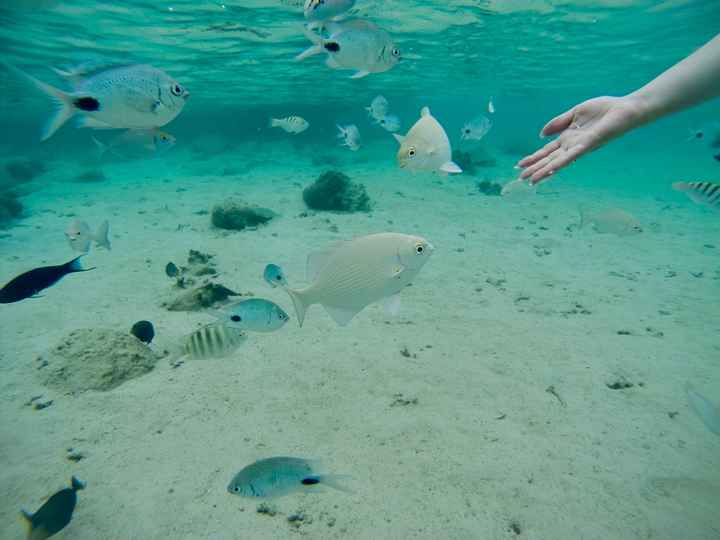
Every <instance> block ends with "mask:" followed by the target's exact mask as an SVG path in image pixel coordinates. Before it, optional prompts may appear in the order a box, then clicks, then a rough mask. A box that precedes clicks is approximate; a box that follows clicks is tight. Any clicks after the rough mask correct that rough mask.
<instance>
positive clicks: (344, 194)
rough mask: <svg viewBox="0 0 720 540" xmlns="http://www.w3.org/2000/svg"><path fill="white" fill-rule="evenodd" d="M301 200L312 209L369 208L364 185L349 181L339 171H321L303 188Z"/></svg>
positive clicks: (364, 210)
mask: <svg viewBox="0 0 720 540" xmlns="http://www.w3.org/2000/svg"><path fill="white" fill-rule="evenodd" d="M303 200H304V201H305V204H306V205H307V206H308V207H309V208H312V209H313V210H330V211H334V212H369V211H370V208H371V205H370V197H368V194H367V192H366V191H365V186H363V185H362V184H357V183H355V182H352V181H350V178H348V177H347V176H346V175H344V174H343V173H341V172H340V171H327V172H324V173H322V174H321V175H320V176H319V177H318V179H317V180H315V182H314V183H312V184H311V185H309V186H308V187H306V188H305V189H304V190H303Z"/></svg>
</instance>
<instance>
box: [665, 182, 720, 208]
mask: <svg viewBox="0 0 720 540" xmlns="http://www.w3.org/2000/svg"><path fill="white" fill-rule="evenodd" d="M672 188H673V189H674V190H675V191H682V192H683V193H685V195H687V196H688V197H690V200H691V201H693V202H696V203H698V204H703V205H705V206H710V207H713V208H720V184H713V183H712V182H675V183H674V184H673V185H672Z"/></svg>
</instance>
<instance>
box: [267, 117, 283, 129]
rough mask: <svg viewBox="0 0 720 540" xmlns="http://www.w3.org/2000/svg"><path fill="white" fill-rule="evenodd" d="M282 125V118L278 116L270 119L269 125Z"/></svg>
mask: <svg viewBox="0 0 720 540" xmlns="http://www.w3.org/2000/svg"><path fill="white" fill-rule="evenodd" d="M279 125H280V120H278V119H277V118H270V119H269V120H268V126H269V127H278V126H279Z"/></svg>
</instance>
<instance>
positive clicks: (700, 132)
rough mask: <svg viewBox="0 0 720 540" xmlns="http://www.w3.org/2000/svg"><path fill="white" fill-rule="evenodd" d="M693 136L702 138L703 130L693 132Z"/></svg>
mask: <svg viewBox="0 0 720 540" xmlns="http://www.w3.org/2000/svg"><path fill="white" fill-rule="evenodd" d="M695 138H696V139H702V138H703V132H702V131H698V132H697V133H696V134H695Z"/></svg>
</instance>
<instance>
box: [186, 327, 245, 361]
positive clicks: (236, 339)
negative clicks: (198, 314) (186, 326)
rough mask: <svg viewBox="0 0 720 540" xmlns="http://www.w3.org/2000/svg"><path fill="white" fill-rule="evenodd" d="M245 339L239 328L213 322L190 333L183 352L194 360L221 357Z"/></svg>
mask: <svg viewBox="0 0 720 540" xmlns="http://www.w3.org/2000/svg"><path fill="white" fill-rule="evenodd" d="M245 340H247V334H246V333H245V332H244V331H243V330H240V329H239V328H231V327H229V326H227V325H225V324H219V323H213V324H209V325H207V326H203V327H202V328H200V329H199V330H196V331H195V332H193V333H192V334H190V335H189V336H188V338H187V341H186V342H185V354H187V355H188V356H189V357H190V358H192V359H194V360H202V359H205V358H222V357H223V356H227V355H228V354H230V353H232V352H233V351H235V350H236V349H237V348H238V347H239V346H240V345H242V344H243V343H244V342H245Z"/></svg>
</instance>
